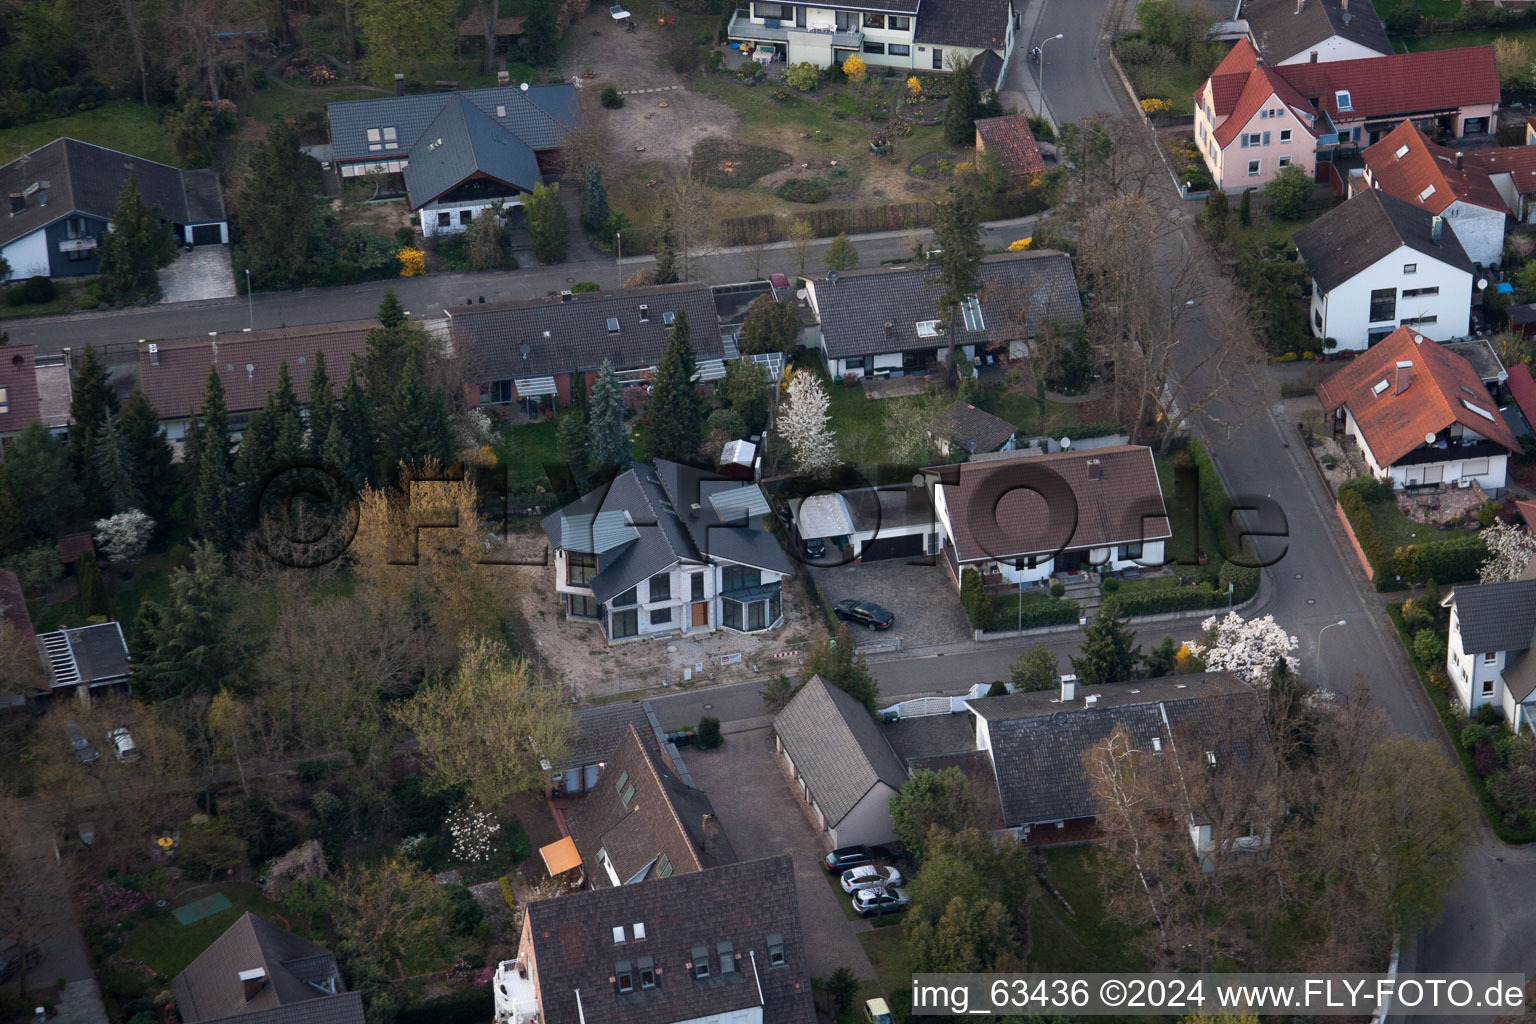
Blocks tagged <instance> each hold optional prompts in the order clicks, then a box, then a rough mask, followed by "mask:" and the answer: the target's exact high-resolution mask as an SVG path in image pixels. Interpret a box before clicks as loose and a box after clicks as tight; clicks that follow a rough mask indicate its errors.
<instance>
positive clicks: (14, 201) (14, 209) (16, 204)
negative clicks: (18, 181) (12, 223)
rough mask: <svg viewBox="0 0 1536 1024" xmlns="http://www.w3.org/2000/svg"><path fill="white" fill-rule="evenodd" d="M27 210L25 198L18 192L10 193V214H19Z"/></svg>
mask: <svg viewBox="0 0 1536 1024" xmlns="http://www.w3.org/2000/svg"><path fill="white" fill-rule="evenodd" d="M26 208H27V197H26V196H25V195H23V194H22V193H20V192H12V193H11V214H12V215H13V216H14V215H15V214H18V213H20V212H21V211H22V210H25V209H26Z"/></svg>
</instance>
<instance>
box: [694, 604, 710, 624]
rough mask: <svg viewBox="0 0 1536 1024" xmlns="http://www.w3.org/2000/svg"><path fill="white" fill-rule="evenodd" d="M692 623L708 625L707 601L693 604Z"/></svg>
mask: <svg viewBox="0 0 1536 1024" xmlns="http://www.w3.org/2000/svg"><path fill="white" fill-rule="evenodd" d="M693 624H694V625H695V626H707V625H709V602H708V601H703V602H700V603H699V604H696V605H694V606H693Z"/></svg>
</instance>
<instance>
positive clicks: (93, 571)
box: [75, 551, 111, 618]
mask: <svg viewBox="0 0 1536 1024" xmlns="http://www.w3.org/2000/svg"><path fill="white" fill-rule="evenodd" d="M75 581H76V583H77V584H78V585H79V587H80V610H81V611H82V612H84V613H85V615H86V617H87V618H92V617H95V616H101V617H103V618H105V617H106V616H107V615H108V614H110V612H111V609H110V607H109V606H108V604H107V581H106V580H104V579H103V578H102V576H101V564H100V563H99V562H97V561H96V553H95V552H94V551H87V552H85V554H83V555H81V556H80V560H79V561H78V562H76V563H75Z"/></svg>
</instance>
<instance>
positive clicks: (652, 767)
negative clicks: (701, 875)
mask: <svg viewBox="0 0 1536 1024" xmlns="http://www.w3.org/2000/svg"><path fill="white" fill-rule="evenodd" d="M653 747H654V744H648V743H646V742H645V741H644V740H643V739H641V734H640V730H639V729H638V728H637V727H636V726H635V725H634V723H631V724H630V725H629V726H628V727H627V728H626V729H625V730H624V734H623V736H622V738H621V739H620V740H619V743H618V746H617V747H616V748H615V749H614V751H613V753H612V756H611V757H610V758H609V759H608V763H607V765H606V766H605V767H604V768H603V774H602V777H601V778H599V779H598V782H597V787H596V788H595V789H593V790H592V791H591V792H590V793H588V794H587V798H586V800H585V801H584V802H583V803H582V805H581V807H580V809H579V810H577V811H576V813H575V814H574V815H572V816H571V818H570V830H571V838H572V839H574V840H575V841H576V849H577V851H578V852H579V853H580V854H581V863H582V868H583V870H584V872H585V873H586V876H587V881H588V884H590V885H591V886H593V887H594V888H602V887H604V886H608V885H611V880H610V879H609V877H608V872H607V869H606V868H604V867H603V865H602V861H601V858H600V857H599V855H598V854H599V851H606V854H607V858H608V861H609V862H610V863H611V864H612V865H613V869H614V871H615V872H616V873H617V874H618V876H619V881H620V883H623V882H627V881H629V880H630V879H631V878H633V877H634V876H636V875H637V874H639V873H640V872H642V871H644V872H646V875H645V877H647V878H652V877H656V876H657V874H658V873H664V872H665V871H666V870H668V869H666V868H663V867H662V865H661V861H660V858H662V857H663V856H665V857H666V859H667V863H668V864H669V865H670V869H669V870H670V871H671V872H672V873H676V874H683V873H686V872H689V871H702V870H703V869H705V868H708V867H714V866H715V865H717V864H729V863H731V862H732V861H734V860H735V859H736V851H735V850H733V849H732V848H731V842H730V840H729V839H727V838H726V836H725V833H724V831H723V830H720V829H719V828H718V825H719V819H718V818H716V819H715V823H716V831H715V833H714V835H713V836H708V837H707V836H706V833H705V828H704V820H705V817H706V816H709V815H713V814H714V812H715V809H714V807H713V806H712V805H711V804H710V802H709V797H707V796H705V795H704V792H703V791H702V790H698V789H694V788H693V787H692V786H689V785H687V784H686V783H684V782H683V781H682V780H681V779H680V778H678V777H677V775H676V774H674V773H673V772H672V771H671V769H670V768H669V767H668V766H667V764H666V762H664V761H663V760H661V758H660V757H659V756H658V755H657V754H656V753H655V751H654V749H653ZM621 783H622V788H621ZM630 787H633V792H631V793H630V799H629V800H628V801H627V802H626V801H625V799H624V793H625V792H627V791H629V789H630Z"/></svg>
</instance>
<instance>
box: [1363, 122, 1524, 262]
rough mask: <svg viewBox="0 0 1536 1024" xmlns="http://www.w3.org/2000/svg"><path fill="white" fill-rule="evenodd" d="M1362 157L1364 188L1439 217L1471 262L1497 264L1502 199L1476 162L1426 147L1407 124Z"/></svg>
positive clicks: (1501, 242)
mask: <svg viewBox="0 0 1536 1024" xmlns="http://www.w3.org/2000/svg"><path fill="white" fill-rule="evenodd" d="M1364 156H1365V184H1366V186H1367V187H1370V188H1378V189H1381V190H1382V191H1383V192H1385V193H1387V194H1388V195H1390V196H1395V197H1396V198H1398V199H1401V200H1402V201H1403V202H1405V203H1407V204H1408V205H1410V206H1416V207H1418V208H1419V209H1421V210H1423V211H1424V212H1426V213H1428V214H1431V215H1432V216H1438V217H1444V218H1445V219H1446V220H1447V221H1448V222H1449V223H1450V224H1451V226H1452V228H1454V230H1455V232H1456V240H1457V241H1458V242H1460V243H1461V247H1462V248H1463V249H1464V250H1466V253H1467V257H1468V258H1469V259H1470V260H1471V261H1472V262H1473V263H1474V264H1476V265H1478V266H1481V267H1494V266H1498V265H1499V263H1501V262H1502V261H1503V259H1504V216H1505V213H1506V209H1505V204H1504V197H1503V196H1501V195H1500V194H1499V190H1498V189H1497V188H1495V187H1494V184H1493V180H1492V179H1491V178H1489V176H1488V172H1487V171H1486V170H1484V169H1483V168H1482V167H1479V166H1478V165H1477V163H1476V162H1471V163H1469V162H1467V160H1466V159H1465V156H1464V154H1462V153H1461V152H1459V151H1457V150H1453V149H1447V148H1446V147H1444V146H1437V145H1435V144H1433V143H1431V142H1430V141H1429V139H1427V138H1425V136H1424V133H1423V132H1422V131H1420V130H1419V128H1418V126H1416V125H1415V124H1414V123H1413V122H1412V121H1404V122H1402V123H1401V124H1399V125H1398V126H1397V127H1396V128H1394V129H1392V131H1390V132H1388V133H1387V134H1386V135H1385V136H1384V137H1383V138H1382V140H1381V141H1380V142H1378V143H1376V145H1374V146H1372V147H1370V148H1369V149H1367V150H1366V151H1365V154H1364Z"/></svg>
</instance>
